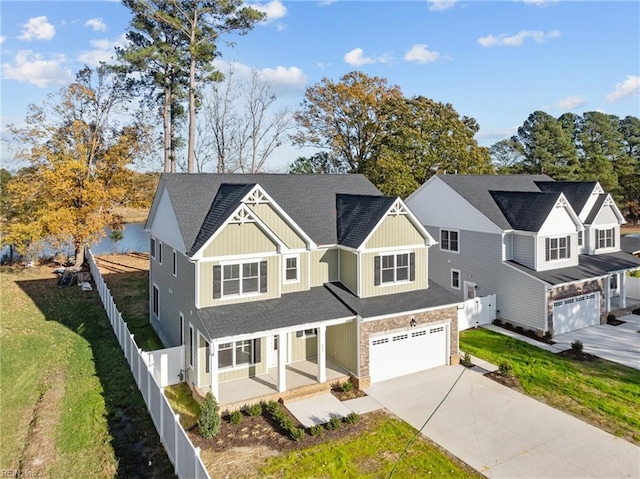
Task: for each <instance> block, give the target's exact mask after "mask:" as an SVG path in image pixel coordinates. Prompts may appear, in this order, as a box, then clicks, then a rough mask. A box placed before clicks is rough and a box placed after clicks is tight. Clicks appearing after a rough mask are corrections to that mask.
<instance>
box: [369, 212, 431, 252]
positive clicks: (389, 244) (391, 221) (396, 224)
mask: <svg viewBox="0 0 640 479" xmlns="http://www.w3.org/2000/svg"><path fill="white" fill-rule="evenodd" d="M424 242H425V238H424V237H423V236H422V234H421V233H420V231H418V229H417V228H416V227H415V226H414V225H413V223H411V221H410V220H409V218H407V215H397V216H394V215H387V217H386V218H385V219H384V220H383V221H382V223H380V225H379V226H378V228H376V230H375V231H374V233H373V234H372V235H371V238H369V240H368V241H367V243H366V245H365V249H378V248H393V247H401V246H404V245H419V244H424Z"/></svg>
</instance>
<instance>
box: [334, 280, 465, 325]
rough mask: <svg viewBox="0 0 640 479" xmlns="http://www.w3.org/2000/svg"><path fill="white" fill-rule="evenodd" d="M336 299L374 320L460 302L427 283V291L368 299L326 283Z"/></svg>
mask: <svg viewBox="0 0 640 479" xmlns="http://www.w3.org/2000/svg"><path fill="white" fill-rule="evenodd" d="M325 286H326V287H327V288H329V289H330V290H331V292H332V293H333V294H335V295H336V297H338V298H340V300H341V301H342V302H343V303H344V304H346V305H347V306H349V308H350V309H351V310H353V311H355V312H356V313H358V314H359V315H360V316H362V317H363V318H375V317H377V316H384V315H387V314H401V313H404V312H408V311H418V310H421V309H427V308H434V307H438V306H445V305H448V304H451V305H453V304H458V303H461V302H462V300H461V299H460V298H459V297H458V295H455V294H453V293H451V292H450V291H448V290H447V289H445V288H443V287H442V286H440V285H438V284H436V283H434V282H433V281H429V289H426V290H424V289H421V290H417V291H408V292H406V293H395V294H385V295H383V296H372V297H370V298H358V297H357V296H356V295H354V294H353V293H352V292H351V291H349V290H348V289H347V288H345V287H344V286H343V285H342V283H327V284H326V285H325Z"/></svg>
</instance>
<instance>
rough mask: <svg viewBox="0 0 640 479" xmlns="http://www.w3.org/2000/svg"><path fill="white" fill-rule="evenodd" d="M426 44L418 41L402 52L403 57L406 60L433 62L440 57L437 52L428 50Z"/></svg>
mask: <svg viewBox="0 0 640 479" xmlns="http://www.w3.org/2000/svg"><path fill="white" fill-rule="evenodd" d="M427 47H428V45H425V44H424V43H419V44H416V45H414V46H412V47H411V49H410V50H407V52H406V53H405V54H404V59H405V60H406V61H408V62H418V63H429V62H435V61H436V60H437V59H438V58H440V54H439V53H438V52H433V51H430V50H429V49H428V48H427Z"/></svg>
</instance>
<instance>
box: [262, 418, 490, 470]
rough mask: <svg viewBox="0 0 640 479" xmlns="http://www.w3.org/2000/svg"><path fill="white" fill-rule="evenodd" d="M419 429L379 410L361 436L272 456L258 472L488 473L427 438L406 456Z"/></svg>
mask: <svg viewBox="0 0 640 479" xmlns="http://www.w3.org/2000/svg"><path fill="white" fill-rule="evenodd" d="M415 433H416V430H415V429H414V428H413V427H411V426H410V425H408V424H407V423H405V422H404V421H401V420H399V419H396V418H392V417H388V416H386V415H379V416H378V418H377V420H376V421H375V422H374V424H373V425H372V427H370V428H369V429H368V430H367V431H366V432H365V433H364V434H361V435H360V436H358V437H356V438H351V439H344V440H340V441H336V442H327V443H324V444H321V445H318V446H313V447H310V448H307V449H302V450H300V451H294V452H291V453H289V454H286V455H284V456H278V457H275V458H272V459H269V460H268V461H267V463H266V465H265V466H264V467H263V468H262V469H261V470H260V475H259V477H285V478H296V479H298V478H314V479H315V478H318V479H319V478H334V477H335V478H387V477H389V474H390V473H391V471H392V470H393V469H394V466H395V471H394V474H393V477H395V478H416V477H420V478H424V477H432V478H434V479H435V478H440V477H446V478H481V477H484V476H482V475H481V474H480V473H478V472H476V471H474V470H473V469H471V468H469V467H468V466H466V465H465V464H462V463H460V462H459V461H457V460H455V459H452V458H451V456H450V455H448V454H447V453H445V452H443V451H442V450H441V449H440V448H439V447H438V446H436V445H434V444H432V443H430V442H428V441H427V440H426V439H424V438H422V437H418V438H417V439H416V440H415V441H414V442H413V443H412V444H411V446H410V447H409V448H408V450H407V453H406V454H405V455H404V456H403V455H402V453H403V451H404V449H405V446H406V445H407V443H408V442H409V441H410V440H411V438H412V437H413V436H414V435H415ZM401 456H402V457H401ZM396 463H397V465H396Z"/></svg>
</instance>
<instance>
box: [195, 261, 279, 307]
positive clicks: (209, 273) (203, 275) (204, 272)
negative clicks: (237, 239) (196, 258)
mask: <svg viewBox="0 0 640 479" xmlns="http://www.w3.org/2000/svg"><path fill="white" fill-rule="evenodd" d="M251 261H252V260H251V259H243V260H242V262H251ZM255 261H256V262H257V261H266V262H267V292H266V293H260V294H251V295H246V296H231V297H223V298H220V299H213V267H214V266H217V265H219V264H220V261H205V262H200V291H199V294H200V308H206V307H208V306H216V305H223V304H233V303H244V302H247V301H263V300H265V299H271V298H277V297H279V296H280V268H281V267H282V265H281V262H282V258H281V257H280V256H267V257H260V256H256V258H255ZM225 263H226V261H225Z"/></svg>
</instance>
